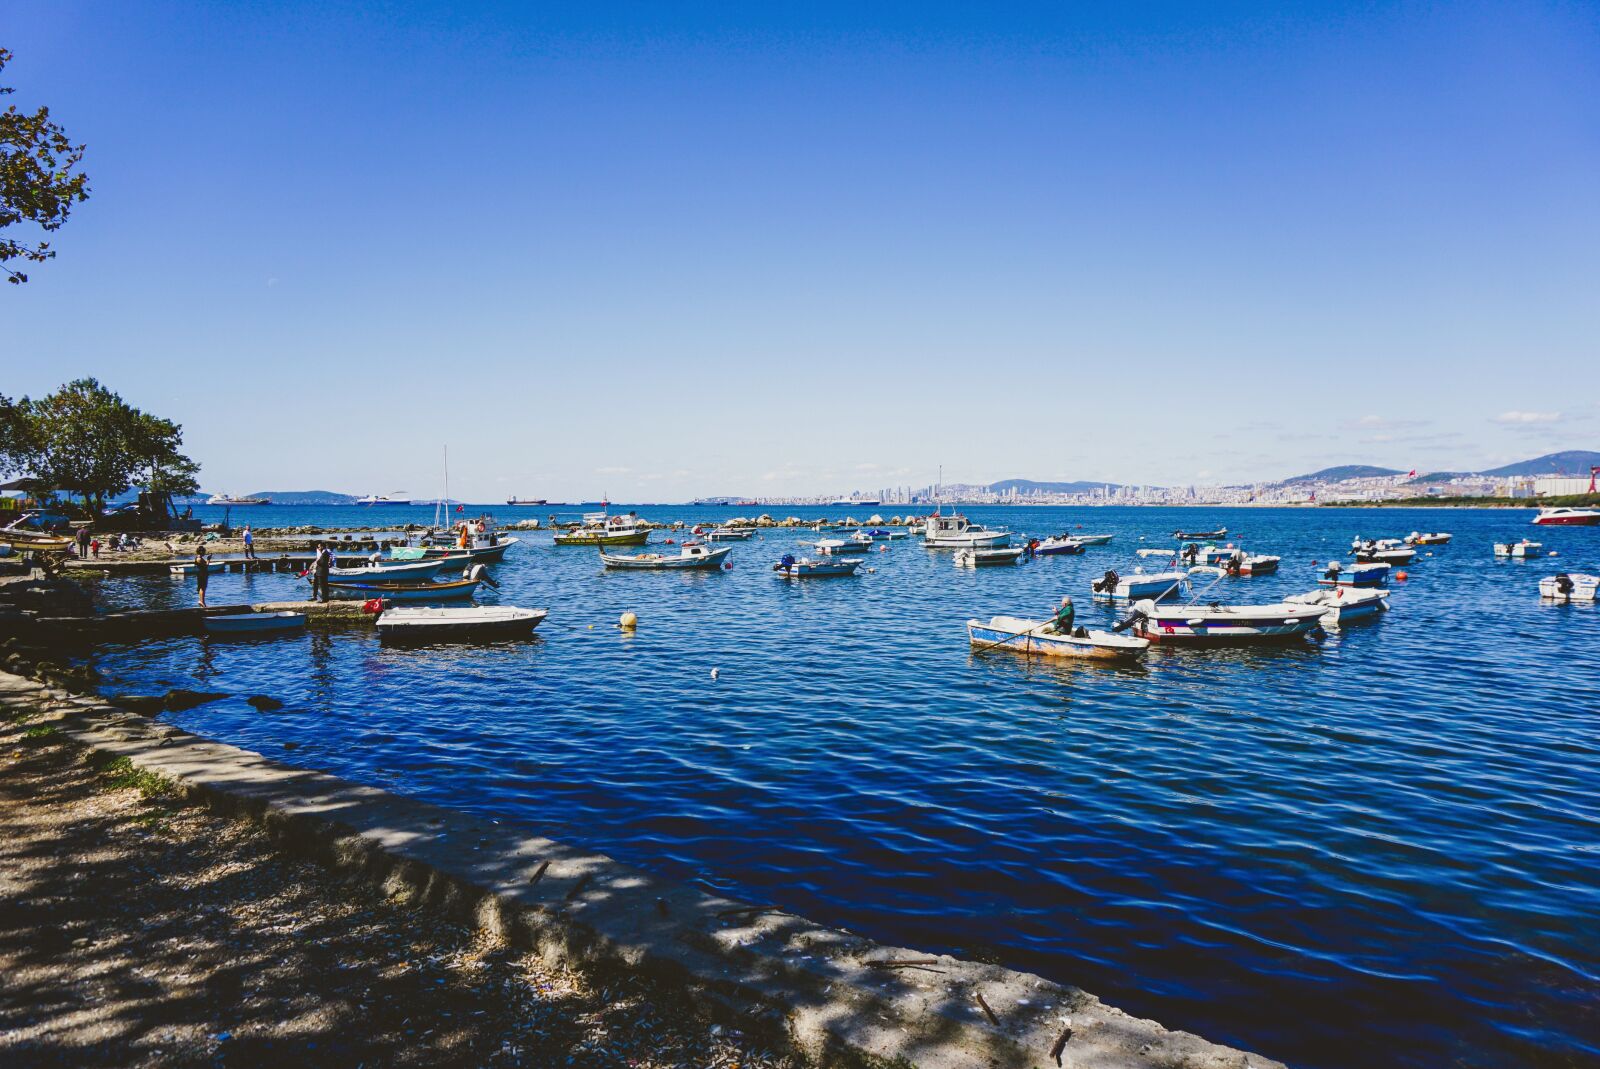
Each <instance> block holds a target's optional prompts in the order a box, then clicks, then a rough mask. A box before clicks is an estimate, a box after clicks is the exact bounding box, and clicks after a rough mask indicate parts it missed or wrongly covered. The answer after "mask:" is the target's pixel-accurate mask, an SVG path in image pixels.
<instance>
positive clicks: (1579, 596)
mask: <svg viewBox="0 0 1600 1069" xmlns="http://www.w3.org/2000/svg"><path fill="white" fill-rule="evenodd" d="M1597 587H1600V575H1584V574H1583V573H1581V572H1557V573H1556V574H1555V575H1547V576H1545V577H1544V578H1543V579H1541V580H1539V596H1540V597H1541V598H1548V599H1550V600H1551V601H1594V600H1595V590H1596V588H1597Z"/></svg>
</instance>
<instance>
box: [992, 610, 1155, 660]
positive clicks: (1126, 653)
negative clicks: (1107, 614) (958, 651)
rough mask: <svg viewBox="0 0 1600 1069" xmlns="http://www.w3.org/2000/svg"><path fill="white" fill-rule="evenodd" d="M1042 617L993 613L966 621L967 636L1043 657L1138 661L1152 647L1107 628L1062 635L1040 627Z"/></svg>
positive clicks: (1013, 650)
mask: <svg viewBox="0 0 1600 1069" xmlns="http://www.w3.org/2000/svg"><path fill="white" fill-rule="evenodd" d="M1043 626H1044V622H1043V621H1040V620H1017V619H1014V618H1011V617H999V616H997V617H992V618H990V620H989V622H988V623H984V622H983V621H981V620H968V621H967V639H968V641H969V642H970V643H971V644H972V645H973V646H976V647H980V648H982V649H995V650H1006V651H1007V652H1010V653H1022V654H1031V655H1036V656H1040V657H1070V658H1073V659H1076V660H1086V661H1136V660H1138V659H1139V658H1140V657H1142V656H1144V652H1145V650H1147V649H1149V648H1150V643H1149V641H1148V640H1147V639H1141V638H1127V637H1124V636H1122V635H1113V634H1111V633H1109V632H1106V631H1090V632H1089V633H1088V635H1087V636H1085V637H1079V636H1076V635H1061V634H1056V633H1054V632H1050V631H1044V630H1040V629H1041V628H1042V627H1043Z"/></svg>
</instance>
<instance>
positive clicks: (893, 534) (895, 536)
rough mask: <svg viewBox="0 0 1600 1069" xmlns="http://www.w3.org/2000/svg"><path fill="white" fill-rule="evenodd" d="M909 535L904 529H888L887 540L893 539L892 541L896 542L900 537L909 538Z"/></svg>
mask: <svg viewBox="0 0 1600 1069" xmlns="http://www.w3.org/2000/svg"><path fill="white" fill-rule="evenodd" d="M909 537H910V535H908V534H907V533H906V532H905V531H896V530H893V529H891V530H890V531H889V533H888V538H889V540H890V541H894V542H897V541H899V540H900V539H902V538H909Z"/></svg>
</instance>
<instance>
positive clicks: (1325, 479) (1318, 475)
mask: <svg viewBox="0 0 1600 1069" xmlns="http://www.w3.org/2000/svg"><path fill="white" fill-rule="evenodd" d="M1404 474H1405V472H1403V471H1396V470H1395V469H1394V468H1375V467H1373V466H1372V465H1371V464H1341V465H1339V466H1338V467H1337V468H1323V469H1322V470H1321V471H1314V472H1311V473H1310V474H1309V475H1296V476H1295V477H1294V478H1292V479H1285V480H1283V484H1284V485H1285V486H1288V485H1290V484H1292V483H1336V482H1340V481H1341V480H1344V479H1375V478H1377V477H1379V476H1381V475H1404Z"/></svg>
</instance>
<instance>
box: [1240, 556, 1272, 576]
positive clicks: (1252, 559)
mask: <svg viewBox="0 0 1600 1069" xmlns="http://www.w3.org/2000/svg"><path fill="white" fill-rule="evenodd" d="M1282 563H1283V558H1282V557H1275V556H1273V555H1272V554H1271V553H1252V554H1250V555H1249V556H1247V557H1245V559H1244V560H1242V561H1240V562H1239V567H1238V570H1237V572H1236V574H1238V575H1272V574H1273V573H1274V572H1276V571H1277V570H1278V565H1280V564H1282Z"/></svg>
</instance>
